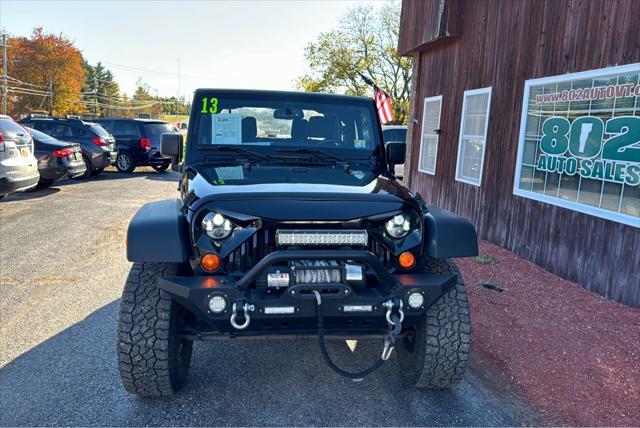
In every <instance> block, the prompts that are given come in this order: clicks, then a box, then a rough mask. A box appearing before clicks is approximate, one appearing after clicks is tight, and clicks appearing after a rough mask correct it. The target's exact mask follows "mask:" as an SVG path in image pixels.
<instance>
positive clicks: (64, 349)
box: [0, 301, 519, 426]
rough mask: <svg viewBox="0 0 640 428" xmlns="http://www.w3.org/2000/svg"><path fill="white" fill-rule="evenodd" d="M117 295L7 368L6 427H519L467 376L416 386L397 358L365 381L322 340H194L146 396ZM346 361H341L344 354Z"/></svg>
mask: <svg viewBox="0 0 640 428" xmlns="http://www.w3.org/2000/svg"><path fill="white" fill-rule="evenodd" d="M117 310H118V301H116V302H113V303H111V304H109V305H107V306H104V307H103V308H101V309H99V310H97V311H95V312H94V313H92V314H91V315H89V316H88V317H87V318H85V319H84V320H82V321H81V322H79V323H77V324H75V325H73V326H71V327H69V328H67V329H66V330H64V331H62V332H61V333H59V334H57V335H56V336H53V337H51V338H50V339H48V340H46V341H45V342H43V343H41V344H40V345H38V346H36V347H35V348H33V349H31V350H30V351H28V352H25V353H24V354H22V355H21V356H19V357H18V358H16V359H15V360H13V361H12V362H10V363H9V364H8V365H6V366H5V367H3V368H2V369H0V409H2V411H1V412H0V425H2V426H7V425H21V426H23V425H120V426H124V425H128V426H140V425H163V426H175V425H191V426H194V425H315V426H318V425H367V426H374V425H393V426H405V425H430V426H433V425H463V426H470V425H472V426H477V425H492V426H494V425H518V424H519V422H517V421H514V420H512V419H511V418H510V417H509V416H507V413H505V412H504V411H503V410H501V409H499V408H497V406H496V405H495V404H494V403H492V402H491V400H490V399H489V398H488V397H487V396H486V394H485V393H484V392H481V391H480V390H479V389H477V388H476V387H475V386H473V385H472V383H469V382H467V381H465V382H463V383H462V384H461V385H460V386H459V387H458V388H456V389H454V390H451V391H429V392H419V391H415V390H410V389H406V388H405V387H403V386H402V385H401V384H400V382H399V379H398V375H397V369H396V367H395V366H396V362H395V360H394V358H392V359H391V360H390V362H389V363H388V364H386V365H385V366H383V367H382V368H381V369H380V370H379V371H378V372H376V373H375V374H373V375H372V376H371V377H370V378H368V379H365V380H364V381H362V382H359V383H354V382H352V381H349V380H346V379H342V378H340V377H338V376H337V375H335V374H334V373H333V372H331V371H330V370H329V369H328V368H327V367H326V365H325V364H324V362H323V361H322V358H321V356H320V353H319V351H318V345H317V342H316V341H315V340H304V341H244V342H242V341H237V342H236V341H224V342H207V343H202V342H199V343H196V344H195V346H194V355H193V360H192V367H191V372H190V376H189V379H188V382H187V384H186V385H185V387H184V389H183V390H182V391H181V392H180V393H178V394H177V395H175V396H174V397H171V398H165V399H151V400H149V399H147V400H143V399H139V398H136V397H132V396H130V395H128V394H127V393H126V392H125V391H124V390H123V388H122V385H121V383H120V378H119V375H118V371H117V364H116V361H117V360H116V353H115V348H116V332H115V329H116V317H117ZM380 348H381V344H380V343H378V342H377V341H374V342H373V343H363V342H360V343H359V344H358V348H357V350H356V355H355V356H354V355H353V354H351V353H350V351H349V350H348V348H347V347H346V346H344V342H334V343H332V344H331V345H330V352H331V353H332V354H333V355H336V356H337V358H338V359H339V360H342V359H343V360H345V361H346V360H349V359H351V358H354V357H355V358H358V354H361V355H362V358H361V360H366V363H368V362H370V361H372V360H373V359H375V358H377V356H378V355H379V352H380ZM343 362H344V361H343Z"/></svg>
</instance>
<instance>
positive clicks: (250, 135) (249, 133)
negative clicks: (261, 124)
mask: <svg viewBox="0 0 640 428" xmlns="http://www.w3.org/2000/svg"><path fill="white" fill-rule="evenodd" d="M241 125H242V142H243V143H246V142H251V141H256V137H257V136H258V122H257V121H256V118H255V117H253V116H247V117H245V118H243V119H242V122H241Z"/></svg>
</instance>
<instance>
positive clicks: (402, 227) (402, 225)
mask: <svg viewBox="0 0 640 428" xmlns="http://www.w3.org/2000/svg"><path fill="white" fill-rule="evenodd" d="M384 229H385V230H386V231H387V234H389V236H390V237H392V238H404V237H405V236H407V234H408V233H409V231H410V230H411V221H410V220H409V217H407V216H406V215H404V214H398V215H397V216H395V217H394V218H392V219H391V220H389V221H388V222H386V223H385V225H384Z"/></svg>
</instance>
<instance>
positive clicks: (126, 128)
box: [113, 120, 140, 137]
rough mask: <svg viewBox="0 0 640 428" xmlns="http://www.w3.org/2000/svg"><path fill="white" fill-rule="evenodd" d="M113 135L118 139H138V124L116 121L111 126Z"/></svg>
mask: <svg viewBox="0 0 640 428" xmlns="http://www.w3.org/2000/svg"><path fill="white" fill-rule="evenodd" d="M113 135H117V136H119V137H139V136H140V134H139V132H138V124H137V123H135V122H129V121H124V120H123V121H116V122H114V124H113Z"/></svg>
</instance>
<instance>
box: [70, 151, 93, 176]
mask: <svg viewBox="0 0 640 428" xmlns="http://www.w3.org/2000/svg"><path fill="white" fill-rule="evenodd" d="M82 160H83V161H84V167H85V168H86V169H85V171H84V173H83V174H82V175H79V176H77V177H74V178H75V179H78V180H81V179H85V178H89V177H90V176H91V171H92V169H93V167H92V166H91V161H90V160H89V158H88V157H86V156H85V155H82Z"/></svg>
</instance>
